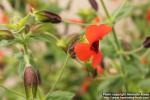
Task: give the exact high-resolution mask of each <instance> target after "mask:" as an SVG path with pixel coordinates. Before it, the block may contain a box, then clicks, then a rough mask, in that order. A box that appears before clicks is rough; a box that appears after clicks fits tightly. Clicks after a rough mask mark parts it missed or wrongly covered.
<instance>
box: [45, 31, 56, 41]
mask: <svg viewBox="0 0 150 100" xmlns="http://www.w3.org/2000/svg"><path fill="white" fill-rule="evenodd" d="M45 34H47V35H49V36H50V37H52V38H53V39H55V40H56V41H58V40H59V38H58V37H57V36H55V35H54V34H53V33H49V32H45Z"/></svg>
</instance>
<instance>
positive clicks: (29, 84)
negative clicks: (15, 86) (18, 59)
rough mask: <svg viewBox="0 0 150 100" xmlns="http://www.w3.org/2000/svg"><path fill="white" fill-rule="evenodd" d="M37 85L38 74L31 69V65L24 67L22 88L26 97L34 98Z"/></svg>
mask: <svg viewBox="0 0 150 100" xmlns="http://www.w3.org/2000/svg"><path fill="white" fill-rule="evenodd" d="M39 83H40V81H39V75H38V73H37V72H36V71H35V70H34V69H33V68H32V66H31V65H26V67H25V72H24V86H25V91H26V95H27V97H31V96H33V97H36V92H37V86H38V84H39ZM31 94H32V95H31Z"/></svg>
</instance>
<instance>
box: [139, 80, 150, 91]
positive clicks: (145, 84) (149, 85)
mask: <svg viewBox="0 0 150 100" xmlns="http://www.w3.org/2000/svg"><path fill="white" fill-rule="evenodd" d="M138 85H139V87H141V88H143V89H147V90H149V89H150V79H144V80H142V81H140V82H139V83H138Z"/></svg>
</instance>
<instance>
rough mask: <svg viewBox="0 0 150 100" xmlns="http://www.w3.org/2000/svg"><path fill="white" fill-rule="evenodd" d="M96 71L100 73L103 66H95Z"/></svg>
mask: <svg viewBox="0 0 150 100" xmlns="http://www.w3.org/2000/svg"><path fill="white" fill-rule="evenodd" d="M96 71H97V74H98V75H102V74H103V68H102V67H101V66H97V67H96Z"/></svg>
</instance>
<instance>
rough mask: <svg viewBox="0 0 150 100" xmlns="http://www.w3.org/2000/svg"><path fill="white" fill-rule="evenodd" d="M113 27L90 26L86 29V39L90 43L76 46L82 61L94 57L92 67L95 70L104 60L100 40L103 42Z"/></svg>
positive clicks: (102, 25) (76, 51)
mask: <svg viewBox="0 0 150 100" xmlns="http://www.w3.org/2000/svg"><path fill="white" fill-rule="evenodd" d="M111 29H112V28H111V27H110V26H108V25H105V24H101V25H98V26H97V25H90V26H88V27H87V29H86V33H85V35H86V38H87V40H88V43H77V44H76V45H75V49H74V51H75V53H76V55H77V57H78V58H79V59H80V60H82V61H87V60H88V59H89V58H91V57H92V60H93V61H92V65H93V67H94V68H96V67H97V65H99V64H100V62H101V60H102V53H101V52H100V50H99V40H101V39H102V38H103V37H104V36H105V35H106V34H108V32H109V31H111Z"/></svg>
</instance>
